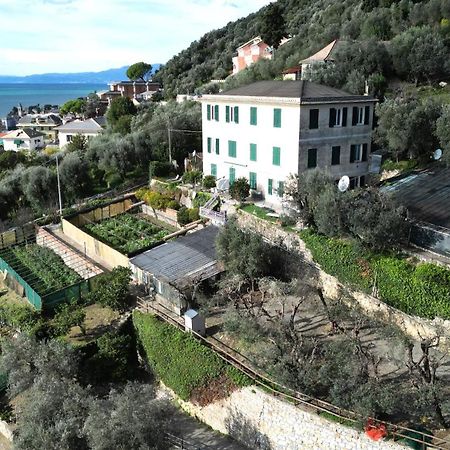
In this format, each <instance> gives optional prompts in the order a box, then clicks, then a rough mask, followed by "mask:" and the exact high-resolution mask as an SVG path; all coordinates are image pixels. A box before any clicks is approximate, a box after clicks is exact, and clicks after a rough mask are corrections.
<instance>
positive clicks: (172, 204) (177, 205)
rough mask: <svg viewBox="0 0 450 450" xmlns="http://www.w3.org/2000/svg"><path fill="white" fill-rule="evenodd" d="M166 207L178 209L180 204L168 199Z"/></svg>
mask: <svg viewBox="0 0 450 450" xmlns="http://www.w3.org/2000/svg"><path fill="white" fill-rule="evenodd" d="M167 208H170V209H175V210H177V211H178V210H179V209H180V204H179V203H178V202H177V201H176V200H170V202H169V203H167Z"/></svg>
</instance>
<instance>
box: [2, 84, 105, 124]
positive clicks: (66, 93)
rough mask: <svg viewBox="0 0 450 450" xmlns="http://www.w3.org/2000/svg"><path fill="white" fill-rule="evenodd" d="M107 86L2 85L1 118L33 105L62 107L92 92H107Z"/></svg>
mask: <svg viewBox="0 0 450 450" xmlns="http://www.w3.org/2000/svg"><path fill="white" fill-rule="evenodd" d="M108 89H109V87H108V86H107V85H106V84H88V83H80V84H78V83H67V84H63V83H61V84H60V83H58V84H32V83H20V84H19V83H11V84H5V83H0V118H4V117H6V115H7V114H8V113H9V111H11V108H13V107H14V106H18V105H19V103H21V104H22V106H24V107H25V106H32V105H37V104H39V105H41V106H44V105H62V104H63V103H65V102H66V101H67V100H71V99H74V98H78V97H86V96H87V95H88V94H90V93H91V92H100V91H106V90H108Z"/></svg>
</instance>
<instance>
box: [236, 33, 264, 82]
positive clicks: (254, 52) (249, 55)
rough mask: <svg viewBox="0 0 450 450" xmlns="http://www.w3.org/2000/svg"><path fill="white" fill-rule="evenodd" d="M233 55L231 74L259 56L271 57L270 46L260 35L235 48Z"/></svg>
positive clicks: (259, 57)
mask: <svg viewBox="0 0 450 450" xmlns="http://www.w3.org/2000/svg"><path fill="white" fill-rule="evenodd" d="M236 52H237V55H236V56H234V57H233V75H236V74H237V73H239V72H240V71H241V70H244V69H246V68H247V67H249V66H251V65H252V64H253V63H255V62H256V61H258V60H259V59H261V58H265V59H272V47H270V46H269V45H267V44H266V43H265V42H264V41H263V40H262V39H261V37H260V36H258V37H255V38H253V39H251V40H250V41H248V42H246V43H245V44H242V45H241V46H240V47H238V48H237V49H236Z"/></svg>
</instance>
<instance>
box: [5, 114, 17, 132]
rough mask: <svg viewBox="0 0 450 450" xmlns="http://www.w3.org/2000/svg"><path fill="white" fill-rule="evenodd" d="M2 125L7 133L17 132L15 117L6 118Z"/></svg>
mask: <svg viewBox="0 0 450 450" xmlns="http://www.w3.org/2000/svg"><path fill="white" fill-rule="evenodd" d="M2 125H3V127H4V129H5V130H7V131H11V130H15V129H16V127H17V121H16V119H15V118H14V117H6V118H5V119H2Z"/></svg>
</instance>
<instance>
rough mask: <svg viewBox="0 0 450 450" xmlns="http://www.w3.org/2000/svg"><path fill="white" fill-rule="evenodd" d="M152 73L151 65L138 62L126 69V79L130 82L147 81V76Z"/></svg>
mask: <svg viewBox="0 0 450 450" xmlns="http://www.w3.org/2000/svg"><path fill="white" fill-rule="evenodd" d="M151 71H152V65H151V64H147V63H145V62H138V63H135V64H132V65H131V66H130V67H128V70H127V77H128V78H129V79H130V80H132V81H137V80H141V81H147V77H148V75H150V73H151Z"/></svg>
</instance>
